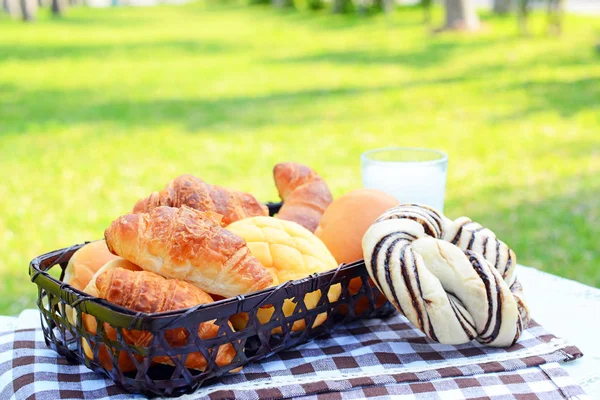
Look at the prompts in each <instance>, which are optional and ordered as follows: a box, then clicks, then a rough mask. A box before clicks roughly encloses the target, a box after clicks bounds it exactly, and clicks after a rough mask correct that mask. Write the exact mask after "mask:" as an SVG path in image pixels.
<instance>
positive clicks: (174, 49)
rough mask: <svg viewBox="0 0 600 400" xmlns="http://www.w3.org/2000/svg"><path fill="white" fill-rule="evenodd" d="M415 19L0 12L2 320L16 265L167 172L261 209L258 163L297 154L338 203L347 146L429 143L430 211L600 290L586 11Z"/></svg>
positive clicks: (189, 9)
mask: <svg viewBox="0 0 600 400" xmlns="http://www.w3.org/2000/svg"><path fill="white" fill-rule="evenodd" d="M437 12H439V10H437ZM421 18H422V16H421V14H420V12H418V11H417V10H414V9H410V8H408V9H402V10H399V11H398V12H396V13H394V15H393V16H384V15H377V16H369V17H358V16H332V15H329V14H328V13H326V12H323V13H319V14H312V13H309V12H304V11H302V12H277V11H275V10H272V9H270V8H268V7H258V6H255V7H247V6H238V5H232V4H230V5H221V6H219V5H216V4H214V3H213V4H206V3H199V4H190V5H186V6H182V7H167V6H161V7H155V8H115V9H103V10H99V9H85V8H79V9H73V10H71V11H70V12H69V14H68V16H67V17H66V18H64V19H62V20H53V19H48V18H44V17H42V18H41V19H40V20H39V21H38V22H36V23H35V24H28V25H26V24H23V23H21V22H18V21H10V20H8V19H6V17H2V19H0V176H1V178H0V254H1V257H0V276H1V278H0V293H1V294H2V295H1V296H0V314H15V313H18V312H19V311H20V310H21V309H23V308H24V307H32V306H34V299H35V295H36V290H35V287H34V285H33V284H31V283H30V282H29V277H28V275H27V266H28V263H29V260H30V259H31V258H33V257H34V256H36V255H38V254H41V253H43V252H46V251H49V250H53V249H56V248H60V247H66V246H69V245H71V244H74V243H79V242H82V241H84V240H91V239H96V238H100V237H102V235H103V231H104V228H105V227H106V226H107V224H109V223H110V221H111V220H113V219H114V218H116V217H117V216H118V215H120V214H122V213H125V212H127V211H128V210H130V209H131V207H132V206H133V204H134V202H135V201H136V200H137V199H138V198H139V197H141V196H145V195H146V194H147V193H149V192H150V191H152V190H157V189H159V188H162V187H163V186H164V185H165V184H166V183H167V182H168V181H169V180H170V179H172V178H173V177H175V176H177V175H178V174H181V173H193V174H196V175H198V176H200V177H202V178H204V179H206V180H207V181H209V182H213V183H218V184H221V185H224V186H230V187H232V188H236V189H240V190H245V191H250V192H252V193H254V194H256V196H257V197H259V198H260V199H263V200H274V199H276V191H275V188H274V186H273V183H272V177H271V169H272V166H273V165H274V164H275V163H277V162H280V161H286V160H296V161H301V162H304V163H306V164H308V165H311V166H313V167H314V168H316V169H317V170H318V171H319V172H320V173H321V174H322V175H323V176H324V177H325V178H326V180H327V181H328V183H329V184H330V186H331V188H332V190H333V192H334V195H340V194H342V193H344V192H346V191H348V190H351V189H353V188H356V187H359V186H360V185H361V181H360V166H359V155H360V153H361V152H363V151H364V150H366V149H371V148H376V147H383V146H390V145H399V146H425V147H433V148H439V149H444V150H445V151H447V152H448V153H449V156H450V165H449V177H448V186H447V203H446V212H447V215H449V216H450V217H458V216H460V215H468V216H471V217H472V218H473V219H476V220H478V221H479V222H481V223H483V224H485V225H487V226H489V227H491V228H492V229H493V230H495V231H496V233H497V234H498V235H499V236H500V237H501V238H502V239H503V240H504V241H506V242H507V243H508V244H509V245H511V246H512V247H513V248H514V250H515V251H516V253H517V255H518V259H519V261H520V262H521V263H523V264H527V265H531V266H534V267H537V268H540V269H543V270H546V271H549V272H552V273H555V274H559V275H562V276H565V277H569V278H573V279H576V280H579V281H582V282H584V283H587V284H591V285H595V286H600V244H599V243H600V239H599V237H600V224H599V222H600V216H599V210H600V177H599V174H600V54H598V53H597V52H595V50H594V46H595V44H596V41H597V40H600V19H599V18H595V19H594V18H585V17H574V16H570V17H569V18H568V19H567V23H566V34H565V35H564V36H563V37H561V38H547V37H545V36H543V35H541V34H538V35H537V36H534V37H531V38H525V39H524V38H519V37H518V36H517V35H516V23H515V21H514V20H513V19H510V18H497V19H494V18H491V17H489V16H487V17H486V16H485V15H484V20H485V23H486V30H485V31H484V32H483V33H481V34H478V35H474V36H466V35H455V34H444V35H441V36H431V35H429V34H428V33H427V32H426V30H425V29H424V27H423V26H422V25H420V20H421ZM438 18H439V15H438ZM543 25H544V20H543V18H542V17H541V16H534V20H533V30H534V31H537V32H540V31H542V30H543Z"/></svg>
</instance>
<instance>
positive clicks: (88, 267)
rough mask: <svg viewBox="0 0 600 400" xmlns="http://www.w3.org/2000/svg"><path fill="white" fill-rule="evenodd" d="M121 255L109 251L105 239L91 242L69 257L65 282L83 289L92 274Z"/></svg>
mask: <svg viewBox="0 0 600 400" xmlns="http://www.w3.org/2000/svg"><path fill="white" fill-rule="evenodd" d="M116 258H119V256H116V255H114V254H112V253H111V252H110V251H108V247H107V246H106V242H105V241H104V240H97V241H95V242H91V243H88V244H86V245H85V246H83V247H82V248H80V249H79V250H77V251H76V252H75V253H74V254H73V255H72V256H71V259H69V264H67V270H66V272H65V274H66V277H65V282H67V283H68V284H69V285H71V286H73V287H74V288H75V289H78V290H83V289H84V288H85V287H86V286H87V284H88V283H90V280H92V276H94V274H95V273H96V272H97V271H98V270H99V269H100V268H101V267H102V266H103V265H104V264H106V263H107V262H109V261H112V260H114V259H116Z"/></svg>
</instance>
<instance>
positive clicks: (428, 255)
mask: <svg viewBox="0 0 600 400" xmlns="http://www.w3.org/2000/svg"><path fill="white" fill-rule="evenodd" d="M362 245H363V252H364V257H365V265H366V267H367V270H368V272H369V275H370V276H371V278H372V279H373V281H375V283H376V284H377V286H378V287H379V289H380V290H381V291H382V293H384V294H385V295H386V297H387V298H388V299H389V300H390V302H391V303H392V304H393V305H394V306H395V307H396V308H397V309H398V310H399V311H400V312H401V313H403V314H404V315H405V316H406V317H407V318H408V319H409V320H410V322H412V323H413V324H414V325H415V326H416V327H418V328H419V329H420V330H421V331H422V332H423V333H425V334H426V335H427V336H428V337H429V338H430V339H432V340H435V341H438V342H440V343H444V344H462V343H466V342H468V341H470V340H472V339H476V340H477V341H479V342H480V343H483V344H486V345H489V346H496V347H503V346H510V345H512V344H514V343H515V342H516V341H517V339H518V338H519V336H520V334H521V331H522V330H523V329H525V328H526V327H527V324H528V322H529V311H528V309H527V306H526V305H525V303H524V301H523V298H522V288H521V285H520V284H519V282H518V281H517V280H516V276H515V274H514V266H515V265H516V256H515V254H514V252H513V251H512V250H511V249H510V248H509V247H508V246H507V245H506V244H505V243H503V242H502V241H500V240H498V239H497V238H496V236H495V235H494V233H493V232H492V231H490V230H489V229H486V228H483V227H482V226H481V225H479V224H477V223H475V222H472V221H471V220H470V219H468V218H466V217H462V218H459V219H457V220H455V221H452V220H450V219H448V218H446V217H445V216H443V215H442V214H440V213H438V212H437V211H436V210H434V209H432V208H429V207H426V206H418V205H414V204H403V205H400V206H397V207H395V208H392V209H390V210H388V211H386V212H385V213H384V214H382V215H381V216H380V217H379V218H378V219H377V220H376V221H375V223H374V224H373V225H371V227H370V228H369V229H368V230H367V232H366V233H365V235H364V237H363V242H362Z"/></svg>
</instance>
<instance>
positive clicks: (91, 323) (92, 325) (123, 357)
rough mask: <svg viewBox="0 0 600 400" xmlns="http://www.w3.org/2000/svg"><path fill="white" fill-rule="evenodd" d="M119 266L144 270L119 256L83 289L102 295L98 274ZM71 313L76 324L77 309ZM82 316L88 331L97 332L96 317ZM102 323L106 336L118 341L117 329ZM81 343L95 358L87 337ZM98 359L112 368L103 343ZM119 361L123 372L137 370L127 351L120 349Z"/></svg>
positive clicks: (108, 353) (86, 353)
mask: <svg viewBox="0 0 600 400" xmlns="http://www.w3.org/2000/svg"><path fill="white" fill-rule="evenodd" d="M117 268H118V269H126V270H130V271H141V270H142V269H141V268H140V267H138V266H137V265H135V264H133V263H131V262H129V261H127V260H125V259H123V258H117V259H115V260H113V261H109V262H108V263H106V264H105V265H104V266H103V267H102V268H100V269H99V270H98V271H97V272H96V273H95V274H94V275H93V277H92V279H91V280H90V281H89V283H88V284H87V286H86V287H85V288H84V289H83V291H84V292H85V293H87V294H89V295H92V296H94V297H101V296H100V292H99V290H98V287H97V286H96V280H97V278H98V276H99V275H101V274H103V273H104V272H107V271H110V270H113V269H117ZM69 315H72V316H71V319H70V320H71V321H72V323H73V324H74V321H75V320H76V319H77V315H76V312H75V310H74V309H72V314H69ZM81 318H82V323H83V327H84V328H85V329H86V330H87V331H88V332H90V333H92V334H96V331H97V329H98V324H97V322H96V318H94V317H92V316H91V315H88V314H82V317H81ZM102 325H103V328H104V332H105V333H106V337H107V338H108V339H110V340H113V341H116V340H117V331H116V330H115V328H113V327H112V326H111V325H109V324H107V323H104V324H102ZM92 343H93V342H92ZM81 344H82V347H83V351H84V352H85V355H86V357H87V358H89V359H93V358H94V355H93V351H92V349H91V348H90V344H89V343H88V342H87V341H86V340H85V339H81ZM136 358H137V361H138V362H139V361H141V357H136ZM98 360H99V361H100V364H101V365H102V366H103V367H104V368H106V369H107V370H112V361H111V356H110V352H109V350H108V349H107V348H106V346H105V345H104V344H101V343H100V344H98ZM117 362H118V364H119V368H120V369H121V371H123V372H130V371H134V370H135V364H134V363H133V361H132V360H131V358H129V356H128V355H127V353H126V352H125V351H119V354H118V356H117Z"/></svg>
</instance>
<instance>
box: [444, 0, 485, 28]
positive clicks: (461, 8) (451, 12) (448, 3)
mask: <svg viewBox="0 0 600 400" xmlns="http://www.w3.org/2000/svg"><path fill="white" fill-rule="evenodd" d="M444 8H445V11H446V21H445V24H444V27H443V29H452V30H455V29H458V30H468V31H473V30H477V29H479V26H480V23H479V17H478V16H477V11H476V10H475V3H473V1H472V0H444Z"/></svg>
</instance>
